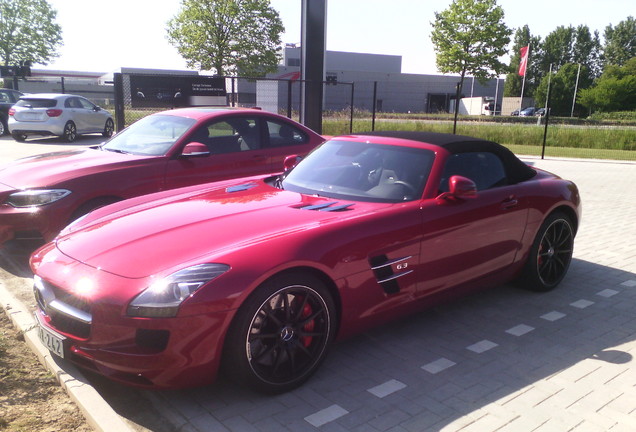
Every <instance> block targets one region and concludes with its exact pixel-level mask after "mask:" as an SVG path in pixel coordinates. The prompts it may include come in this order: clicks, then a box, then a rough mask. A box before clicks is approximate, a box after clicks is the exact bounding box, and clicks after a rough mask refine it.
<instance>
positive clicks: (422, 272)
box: [31, 132, 581, 392]
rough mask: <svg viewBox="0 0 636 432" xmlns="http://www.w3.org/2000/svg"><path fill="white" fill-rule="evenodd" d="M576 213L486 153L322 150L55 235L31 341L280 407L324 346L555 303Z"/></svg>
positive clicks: (451, 148) (88, 363) (110, 211)
mask: <svg viewBox="0 0 636 432" xmlns="http://www.w3.org/2000/svg"><path fill="white" fill-rule="evenodd" d="M291 160H295V159H293V158H289V159H287V161H286V162H289V161H291ZM288 165H289V164H288ZM580 211H581V207H580V198H579V193H578V190H577V188H576V186H575V185H574V184H573V183H572V182H569V181H566V180H563V179H561V178H559V177H557V176H555V175H553V174H550V173H547V172H544V171H540V170H536V169H533V168H531V167H529V166H528V165H526V164H524V163H523V162H521V161H520V160H519V159H517V157H515V156H514V155H513V154H512V153H510V152H509V151H508V150H507V149H506V148H504V147H502V146H500V145H498V144H495V143H492V142H487V141H483V140H478V139H474V138H469V137H463V136H457V135H445V134H431V133H404V132H385V133H374V134H371V133H370V134H365V135H363V136H343V137H337V138H334V139H332V140H330V141H327V142H326V143H324V144H323V145H321V146H320V147H318V148H317V149H316V150H314V151H313V152H312V153H311V154H310V155H309V156H308V157H307V158H305V159H304V160H302V161H301V162H300V163H299V164H298V165H297V166H295V167H294V168H293V169H291V170H288V171H286V172H285V173H283V174H281V175H273V176H269V177H249V178H243V179H239V180H234V181H226V182H220V183H212V184H207V185H200V186H193V187H190V188H185V189H182V190H175V191H169V192H163V193H159V194H154V195H151V196H146V197H139V198H135V199H132V200H129V201H125V202H121V203H117V204H114V205H112V206H108V207H105V208H102V209H98V210H96V211H94V212H92V213H91V214H89V215H88V216H86V217H85V218H84V219H82V220H80V221H78V222H76V223H74V224H73V225H71V226H69V227H67V228H66V229H65V230H64V231H63V232H62V233H61V235H60V236H59V237H58V238H57V239H56V241H55V242H53V243H50V244H48V245H46V246H44V247H43V248H42V249H40V250H39V251H37V252H36V253H35V254H34V255H33V256H32V258H31V266H32V269H33V271H34V273H35V275H36V276H35V293H36V298H37V301H38V304H39V310H38V312H37V316H38V318H39V321H40V335H41V340H42V341H43V342H44V343H45V344H46V345H47V347H48V348H49V349H50V350H51V351H53V352H54V353H55V354H57V355H59V356H63V357H65V358H67V359H69V360H71V361H73V362H75V363H77V364H78V365H80V366H83V367H86V368H90V369H92V370H94V371H97V372H98V373H101V374H103V375H106V376H108V377H110V378H112V379H114V380H117V381H120V382H123V383H127V384H132V385H137V386H144V387H184V386H192V385H201V384H205V383H209V382H212V381H213V380H214V378H215V377H216V375H217V372H218V370H219V368H220V366H222V365H223V366H224V367H225V370H226V371H227V373H229V374H230V375H232V376H234V377H235V378H236V379H238V380H239V381H241V382H244V383H246V384H248V385H250V386H252V387H254V388H256V389H259V390H263V391H266V392H279V391H285V390H289V389H291V388H294V387H296V386H298V385H300V384H301V383H302V382H304V381H305V380H306V379H308V378H309V376H310V375H311V374H312V373H313V372H314V371H315V370H316V368H317V367H318V365H319V364H320V362H321V361H322V360H323V358H324V356H325V353H326V352H327V349H328V347H329V345H330V344H331V342H332V341H333V340H334V339H336V338H338V339H342V338H345V337H347V336H350V335H352V334H355V333H358V332H360V331H363V330H365V329H367V328H369V327H371V326H375V325H378V324H380V323H383V322H386V321H388V320H390V319H394V318H397V317H403V316H404V315H405V314H408V313H412V312H414V311H417V310H420V309H422V308H423V307H426V306H430V305H431V304H433V303H435V302H437V301H439V300H440V299H443V298H444V297H448V296H449V295H452V296H455V295H457V294H458V293H463V292H466V291H468V290H473V289H477V288H483V287H486V286H492V285H494V284H503V283H506V282H510V281H513V280H516V281H519V282H521V283H523V284H525V285H526V286H527V287H529V288H530V289H533V290H537V291H546V290H550V289H552V288H554V287H556V286H557V285H558V284H559V282H560V281H561V280H562V279H563V277H564V276H565V275H566V272H567V270H568V267H569V263H570V260H571V257H572V248H573V242H574V236H575V233H576V231H577V227H578V225H579V220H580Z"/></svg>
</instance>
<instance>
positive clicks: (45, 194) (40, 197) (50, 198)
mask: <svg viewBox="0 0 636 432" xmlns="http://www.w3.org/2000/svg"><path fill="white" fill-rule="evenodd" d="M70 193H71V191H69V190H66V189H32V190H25V191H21V192H15V193H12V194H11V195H9V198H8V199H7V204H9V205H11V206H13V207H39V206H43V205H45V204H50V203H52V202H55V201H57V200H60V199H62V198H64V197H65V196H67V195H68V194H70Z"/></svg>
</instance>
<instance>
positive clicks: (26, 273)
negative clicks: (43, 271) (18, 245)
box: [0, 248, 35, 278]
mask: <svg viewBox="0 0 636 432" xmlns="http://www.w3.org/2000/svg"><path fill="white" fill-rule="evenodd" d="M34 250H35V249H30V248H29V249H22V250H8V249H7V248H4V249H0V268H2V269H4V270H5V271H7V272H8V273H11V274H12V275H13V276H17V277H22V278H30V277H33V273H32V272H31V268H30V267H29V258H30V257H31V252H33V251H34Z"/></svg>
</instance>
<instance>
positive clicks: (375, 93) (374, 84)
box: [371, 81, 378, 131]
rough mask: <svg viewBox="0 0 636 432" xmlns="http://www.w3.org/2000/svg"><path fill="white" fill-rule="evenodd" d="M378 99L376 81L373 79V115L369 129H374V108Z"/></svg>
mask: <svg viewBox="0 0 636 432" xmlns="http://www.w3.org/2000/svg"><path fill="white" fill-rule="evenodd" d="M377 100H378V82H377V81H373V104H372V106H373V115H372V116H371V130H372V131H374V130H375V108H376V104H377Z"/></svg>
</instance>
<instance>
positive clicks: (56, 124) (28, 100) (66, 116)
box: [9, 93, 114, 142]
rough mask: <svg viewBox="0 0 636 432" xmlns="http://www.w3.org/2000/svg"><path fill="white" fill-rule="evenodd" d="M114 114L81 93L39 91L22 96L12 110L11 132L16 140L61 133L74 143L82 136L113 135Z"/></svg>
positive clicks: (10, 116) (10, 112) (10, 119)
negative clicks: (77, 94) (79, 94)
mask: <svg viewBox="0 0 636 432" xmlns="http://www.w3.org/2000/svg"><path fill="white" fill-rule="evenodd" d="M113 130H114V122H113V117H112V115H111V114H110V113H109V112H108V111H106V110H104V109H102V108H100V107H99V106H97V105H95V104H94V103H92V102H91V101H89V100H88V99H86V98H83V97H81V96H76V95H70V94H53V93H39V94H30V95H27V96H22V97H21V98H20V100H18V102H17V103H16V104H15V105H14V106H13V107H12V108H11V109H10V110H9V131H10V132H11V135H12V136H13V139H15V140H16V141H20V142H21V141H24V140H26V139H27V137H28V136H31V135H40V136H47V135H52V136H59V137H61V138H63V139H64V140H65V141H67V142H73V141H75V139H76V138H77V136H78V135H81V134H90V133H101V134H102V135H103V136H105V137H109V136H111V135H112V134H113Z"/></svg>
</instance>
